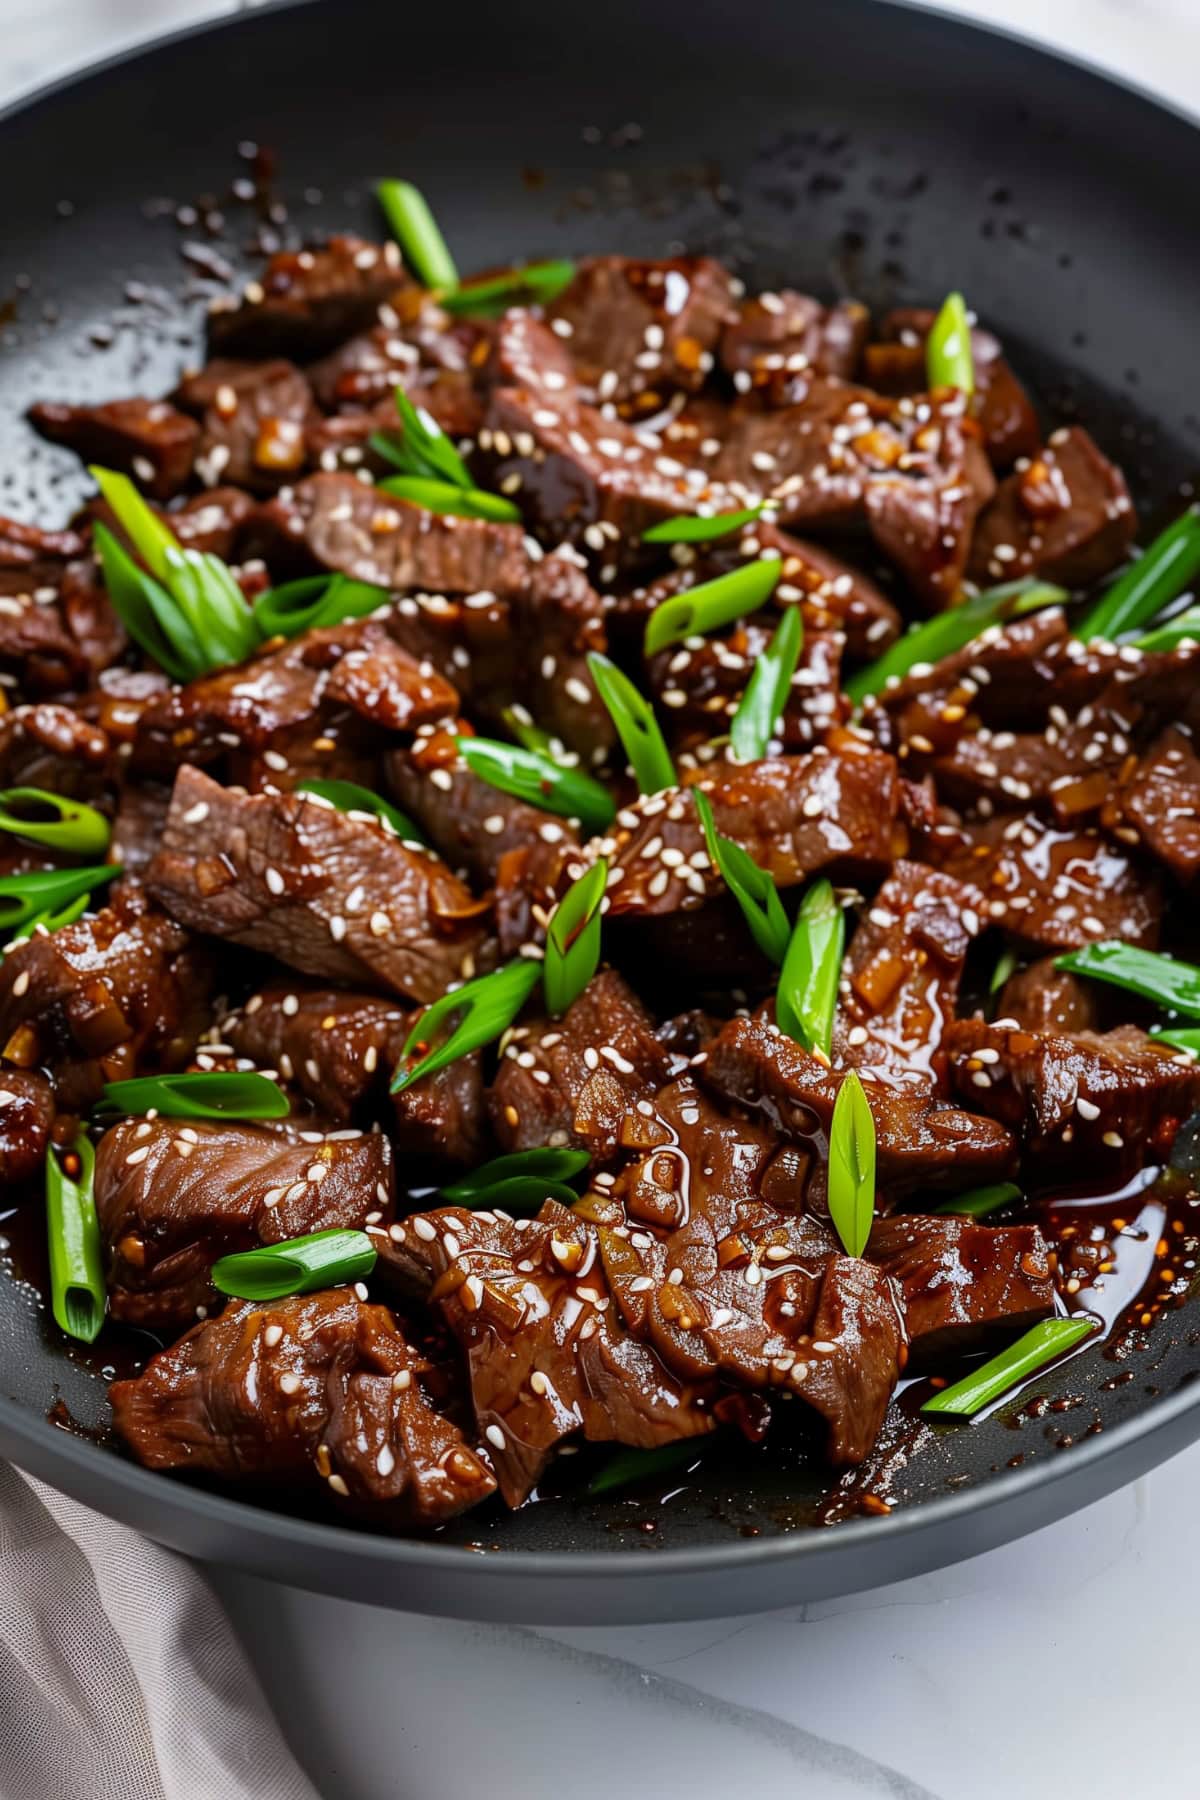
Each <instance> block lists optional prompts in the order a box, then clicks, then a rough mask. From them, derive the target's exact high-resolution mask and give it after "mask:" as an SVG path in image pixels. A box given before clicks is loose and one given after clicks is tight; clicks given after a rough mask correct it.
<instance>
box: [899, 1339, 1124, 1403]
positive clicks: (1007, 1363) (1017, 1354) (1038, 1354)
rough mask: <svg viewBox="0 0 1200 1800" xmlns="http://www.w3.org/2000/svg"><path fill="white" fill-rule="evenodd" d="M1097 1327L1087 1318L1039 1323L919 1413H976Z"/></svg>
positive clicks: (927, 1401)
mask: <svg viewBox="0 0 1200 1800" xmlns="http://www.w3.org/2000/svg"><path fill="white" fill-rule="evenodd" d="M1099 1323H1100V1321H1099V1320H1098V1319H1088V1318H1082V1319H1043V1320H1042V1322H1041V1324H1040V1325H1035V1326H1034V1327H1033V1329H1032V1331H1027V1332H1026V1333H1025V1335H1024V1336H1023V1337H1019V1338H1018V1339H1017V1341H1016V1343H1015V1344H1010V1345H1009V1346H1008V1349H1007V1350H1002V1351H1001V1352H1000V1354H999V1356H993V1357H992V1358H991V1360H990V1361H988V1362H985V1363H984V1364H983V1365H982V1367H981V1368H978V1369H972V1371H971V1373H970V1374H969V1375H964V1376H963V1378H962V1380H961V1381H956V1382H955V1383H954V1386H953V1387H948V1388H943V1389H942V1391H941V1392H940V1393H937V1394H935V1395H934V1396H933V1398H932V1400H926V1402H925V1404H924V1406H922V1408H921V1411H922V1412H923V1413H949V1414H950V1415H951V1417H956V1418H966V1417H968V1416H969V1415H970V1414H971V1413H977V1412H978V1411H979V1410H980V1408H981V1407H984V1406H987V1405H989V1404H990V1403H991V1401H993V1400H999V1399H1000V1397H1001V1395H1003V1394H1006V1393H1007V1392H1008V1390H1009V1389H1010V1388H1013V1387H1016V1385H1017V1383H1018V1382H1021V1381H1025V1380H1027V1378H1028V1377H1029V1376H1030V1375H1036V1374H1037V1372H1038V1370H1039V1369H1044V1368H1045V1367H1046V1365H1047V1363H1052V1362H1055V1361H1056V1360H1057V1359H1058V1358H1059V1357H1060V1356H1064V1355H1065V1354H1066V1352H1067V1351H1068V1350H1073V1349H1074V1348H1075V1346H1076V1344H1079V1343H1082V1341H1083V1339H1084V1338H1085V1337H1089V1336H1090V1335H1091V1333H1092V1332H1093V1331H1095V1330H1096V1328H1097V1326H1098V1325H1099Z"/></svg>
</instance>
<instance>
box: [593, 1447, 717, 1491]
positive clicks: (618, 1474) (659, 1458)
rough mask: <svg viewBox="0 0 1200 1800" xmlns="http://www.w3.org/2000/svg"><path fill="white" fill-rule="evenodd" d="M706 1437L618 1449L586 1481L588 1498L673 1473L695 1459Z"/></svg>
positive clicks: (678, 1471)
mask: <svg viewBox="0 0 1200 1800" xmlns="http://www.w3.org/2000/svg"><path fill="white" fill-rule="evenodd" d="M705 1441H706V1440H705V1438H697V1437H690V1438H679V1439H677V1440H676V1442H675V1443H673V1444H661V1445H659V1447H658V1448H657V1449H655V1450H619V1451H618V1452H617V1454H616V1455H615V1456H612V1457H610V1458H609V1460H608V1461H607V1462H606V1463H605V1464H604V1465H603V1467H601V1468H599V1469H597V1470H596V1473H595V1474H594V1475H593V1476H592V1479H591V1480H590V1481H589V1482H588V1484H587V1493H588V1496H589V1498H591V1499H598V1498H599V1497H600V1496H601V1495H602V1494H614V1493H616V1491H617V1489H618V1488H625V1487H632V1486H633V1485H634V1484H635V1482H640V1481H652V1480H653V1479H654V1478H655V1476H658V1475H675V1474H677V1473H680V1472H681V1471H682V1470H684V1469H686V1468H687V1467H688V1466H689V1464H691V1463H694V1462H695V1461H696V1460H697V1458H698V1457H699V1455H700V1451H701V1448H702V1447H703V1444H704V1443H705Z"/></svg>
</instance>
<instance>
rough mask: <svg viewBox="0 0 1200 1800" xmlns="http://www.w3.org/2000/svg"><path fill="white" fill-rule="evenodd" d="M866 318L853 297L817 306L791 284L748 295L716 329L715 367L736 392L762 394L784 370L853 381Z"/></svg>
mask: <svg viewBox="0 0 1200 1800" xmlns="http://www.w3.org/2000/svg"><path fill="white" fill-rule="evenodd" d="M870 324H871V319H870V314H869V313H868V311H867V309H866V307H865V306H860V305H859V303H858V301H857V300H839V301H838V303H837V305H836V306H822V305H821V302H820V301H819V300H814V299H813V298H812V296H811V295H809V294H798V293H796V291H795V289H793V288H781V289H780V291H779V292H778V293H767V294H756V295H752V296H750V297H748V298H747V299H745V300H743V301H742V302H741V303H740V305H739V306H738V310H737V317H736V319H735V320H733V321H732V322H731V323H729V324H727V325H726V326H725V329H724V330H723V331H722V333H721V346H720V352H719V354H720V362H721V367H722V368H723V369H725V370H726V371H727V373H728V374H730V375H731V376H732V377H733V381H734V385H735V387H736V388H737V389H738V391H739V392H741V393H748V392H749V391H750V389H751V388H755V389H763V390H765V391H766V393H767V394H768V396H769V395H770V394H771V392H772V390H773V389H779V388H781V387H782V386H783V384H784V382H785V380H786V377H787V376H788V375H801V374H803V373H804V372H805V371H806V370H808V369H814V370H815V371H816V372H817V374H818V375H838V376H840V377H841V378H842V380H843V381H853V380H854V377H855V376H856V374H857V373H858V362H859V357H860V355H861V354H862V350H863V346H864V345H865V343H866V340H867V333H868V331H869V330H870Z"/></svg>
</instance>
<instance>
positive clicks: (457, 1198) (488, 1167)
mask: <svg viewBox="0 0 1200 1800" xmlns="http://www.w3.org/2000/svg"><path fill="white" fill-rule="evenodd" d="M591 1160H592V1159H591V1156H590V1155H589V1153H588V1152H587V1151H586V1150H569V1149H566V1148H565V1147H564V1148H563V1149H555V1148H553V1147H539V1148H536V1149H533V1150H514V1151H512V1152H511V1154H510V1155H508V1156H493V1157H492V1159H491V1161H490V1162H485V1163H481V1164H480V1166H479V1168H477V1169H472V1170H471V1172H470V1174H469V1175H460V1176H459V1177H458V1179H457V1181H451V1182H449V1183H448V1184H447V1185H446V1186H445V1187H443V1189H442V1197H443V1198H444V1199H446V1200H449V1201H451V1202H452V1203H453V1204H455V1205H458V1206H485V1205H487V1204H489V1202H488V1201H487V1200H486V1199H485V1195H487V1194H489V1193H490V1192H491V1191H492V1189H493V1188H495V1187H497V1186H499V1184H500V1183H501V1182H505V1181H516V1180H525V1181H536V1182H544V1181H556V1182H559V1183H565V1182H568V1181H571V1180H572V1179H573V1178H574V1177H575V1176H576V1175H582V1173H583V1171H584V1170H585V1169H586V1168H587V1166H588V1164H589V1163H590V1162H591Z"/></svg>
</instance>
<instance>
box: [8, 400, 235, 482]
mask: <svg viewBox="0 0 1200 1800" xmlns="http://www.w3.org/2000/svg"><path fill="white" fill-rule="evenodd" d="M29 421H30V423H31V425H32V426H33V427H34V429H35V430H36V431H39V432H40V433H41V435H42V436H43V437H45V438H49V439H50V441H51V442H52V443H55V444H65V445H66V447H67V449H68V450H74V452H75V454H76V455H77V456H78V457H79V458H80V459H81V460H82V461H83V462H87V463H101V464H103V465H104V466H105V467H106V468H113V469H121V470H123V471H124V472H125V473H126V474H128V475H133V476H135V477H136V479H137V481H138V483H139V485H140V486H141V487H143V488H144V489H145V490H146V492H147V493H148V494H152V495H153V496H154V497H155V499H157V500H169V499H170V498H171V496H172V495H173V494H178V493H179V492H180V490H181V489H182V488H185V487H186V486H187V485H188V483H189V482H190V480H191V477H192V463H193V460H194V458H195V455H196V450H197V448H198V445H199V439H200V431H199V428H198V426H197V425H196V422H195V420H194V419H189V418H188V417H187V415H186V414H185V413H181V412H180V411H179V410H178V409H177V408H176V407H174V406H172V405H171V404H170V403H169V401H166V400H143V399H135V400H109V401H106V402H105V403H104V404H103V405H100V406H64V405H59V404H58V403H57V402H51V401H46V402H44V403H43V404H41V405H38V406H31V407H30V409H29Z"/></svg>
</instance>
